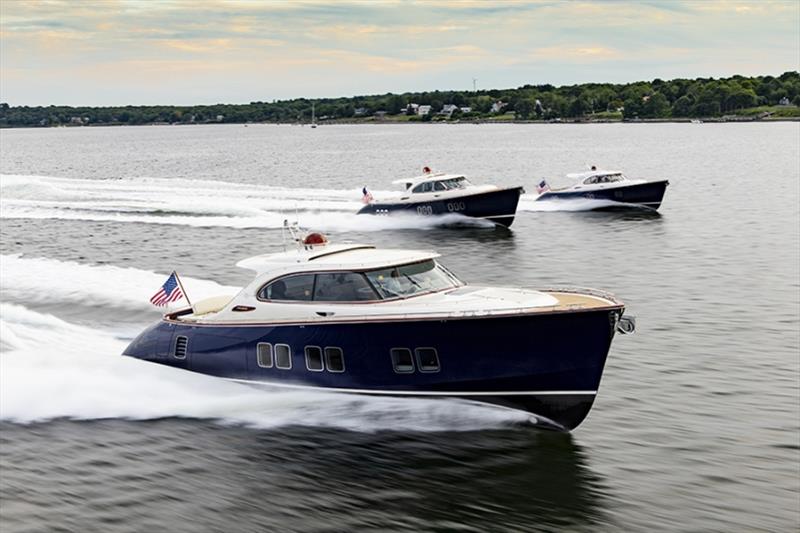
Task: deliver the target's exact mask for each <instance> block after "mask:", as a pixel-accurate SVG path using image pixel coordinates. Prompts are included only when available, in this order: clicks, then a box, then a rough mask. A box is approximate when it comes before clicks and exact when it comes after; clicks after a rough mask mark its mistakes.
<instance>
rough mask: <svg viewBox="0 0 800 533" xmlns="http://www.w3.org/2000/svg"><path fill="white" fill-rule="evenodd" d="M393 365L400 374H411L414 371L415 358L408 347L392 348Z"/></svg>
mask: <svg viewBox="0 0 800 533" xmlns="http://www.w3.org/2000/svg"><path fill="white" fill-rule="evenodd" d="M390 353H391V355H392V366H394V371H395V372H397V373H398V374H409V373H411V372H413V371H414V358H413V357H412V356H411V350H409V349H408V348H392V350H391V352H390Z"/></svg>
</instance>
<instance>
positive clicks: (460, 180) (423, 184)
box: [392, 172, 498, 194]
mask: <svg viewBox="0 0 800 533" xmlns="http://www.w3.org/2000/svg"><path fill="white" fill-rule="evenodd" d="M392 184H394V185H403V186H404V187H405V190H406V191H408V192H410V193H411V194H420V193H432V192H438V193H443V192H447V191H467V190H468V191H469V192H470V193H473V192H476V191H491V190H496V189H498V187H497V186H496V185H474V184H472V183H471V182H470V181H469V180H468V179H467V178H466V176H463V175H461V174H446V173H444V172H431V173H428V174H422V175H420V176H415V177H413V178H404V179H399V180H394V181H393V182H392Z"/></svg>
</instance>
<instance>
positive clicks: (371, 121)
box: [0, 116, 800, 130]
mask: <svg viewBox="0 0 800 533" xmlns="http://www.w3.org/2000/svg"><path fill="white" fill-rule="evenodd" d="M695 121H698V122H697V124H698V125H701V124H740V123H748V124H749V123H753V122H759V123H770V122H800V116H799V117H749V116H731V117H708V118H686V117H681V118H642V119H619V120H612V119H596V120H587V119H560V120H513V119H512V120H506V119H467V120H428V121H422V120H392V119H375V118H374V117H368V118H365V119H357V120H354V119H334V120H323V121H319V122H317V123H316V125H317V126H356V125H363V124H367V125H383V126H386V125H407V124H408V125H414V124H417V125H451V126H453V125H483V124H545V125H558V124H584V125H589V124H691V123H695ZM211 125H243V126H250V125H253V126H256V125H275V126H310V125H311V123H310V122H288V121H287V122H273V121H264V122H252V121H250V122H216V121H210V122H146V123H142V124H126V123H123V122H103V123H95V124H58V125H47V126H30V125H25V126H9V125H5V124H0V130H6V129H51V128H100V127H140V126H211Z"/></svg>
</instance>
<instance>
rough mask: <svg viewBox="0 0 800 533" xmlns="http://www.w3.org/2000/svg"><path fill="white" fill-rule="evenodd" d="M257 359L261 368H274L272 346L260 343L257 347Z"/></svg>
mask: <svg viewBox="0 0 800 533" xmlns="http://www.w3.org/2000/svg"><path fill="white" fill-rule="evenodd" d="M256 359H257V360H258V366H260V367H261V368H272V366H273V361H272V344H270V343H268V342H259V343H258V345H256Z"/></svg>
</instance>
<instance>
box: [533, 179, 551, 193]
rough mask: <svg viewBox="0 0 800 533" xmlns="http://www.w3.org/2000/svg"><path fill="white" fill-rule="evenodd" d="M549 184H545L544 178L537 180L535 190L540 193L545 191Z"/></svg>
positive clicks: (547, 189)
mask: <svg viewBox="0 0 800 533" xmlns="http://www.w3.org/2000/svg"><path fill="white" fill-rule="evenodd" d="M549 190H550V186H549V185H548V184H547V182H546V181H545V180H542V181H540V182H539V185H537V186H536V192H537V193H539V194H542V193H543V192H545V191H549Z"/></svg>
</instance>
